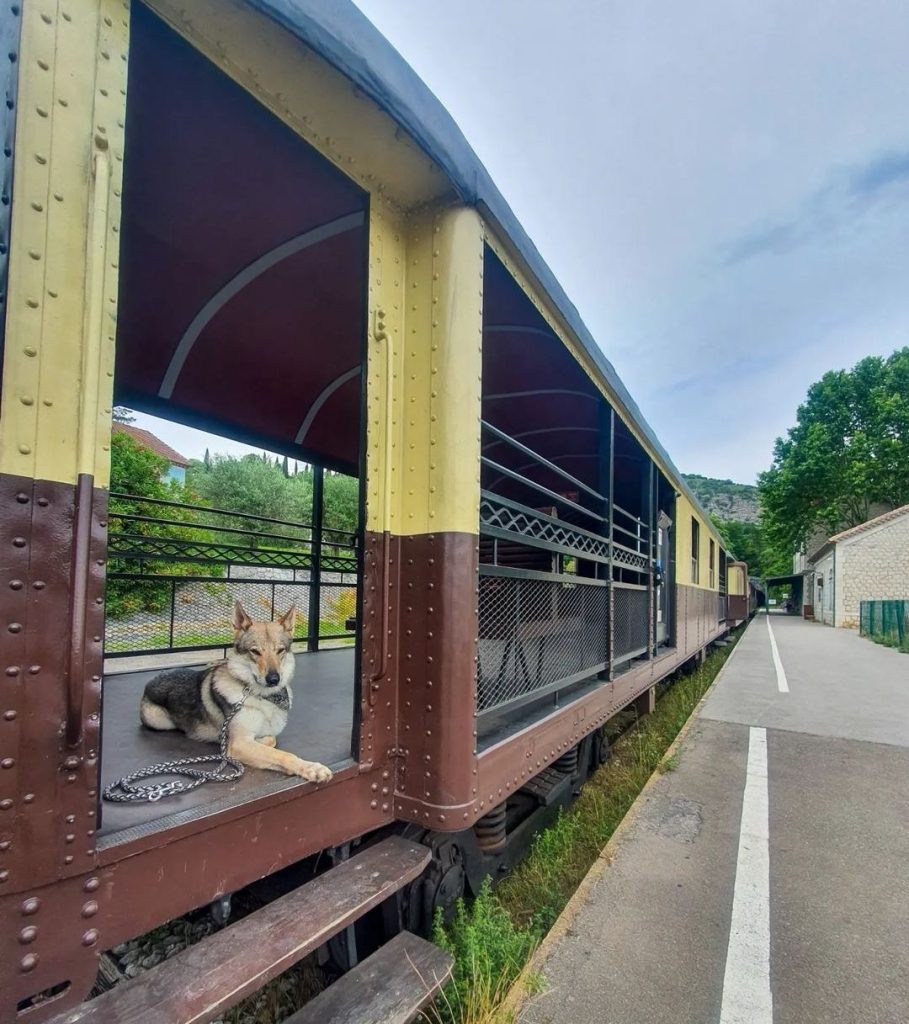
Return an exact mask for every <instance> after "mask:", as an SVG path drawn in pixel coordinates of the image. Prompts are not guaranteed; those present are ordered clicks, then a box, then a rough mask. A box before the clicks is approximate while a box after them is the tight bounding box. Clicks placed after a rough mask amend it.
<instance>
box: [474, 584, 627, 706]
mask: <svg viewBox="0 0 909 1024" xmlns="http://www.w3.org/2000/svg"><path fill="white" fill-rule="evenodd" d="M607 593H608V592H607V589H606V587H604V586H597V585H593V584H590V583H584V582H583V581H581V582H578V583H566V582H562V581H554V580H545V579H526V578H519V577H515V576H503V575H481V576H480V607H479V617H480V639H479V665H478V672H477V694H478V696H477V706H478V710H479V711H481V712H482V711H488V710H490V709H492V708H496V707H500V706H501V705H503V704H507V703H511V702H513V701H515V700H516V699H518V698H521V697H525V696H527V695H534V694H538V693H541V692H543V691H547V690H552V689H555V688H558V685H559V684H560V683H561V684H564V685H567V684H568V683H569V682H573V681H575V680H577V679H583V678H585V677H586V676H588V675H594V674H595V673H596V672H598V671H600V670H601V669H602V668H604V667H605V665H606V657H607V650H606V646H607Z"/></svg>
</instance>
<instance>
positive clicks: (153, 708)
mask: <svg viewBox="0 0 909 1024" xmlns="http://www.w3.org/2000/svg"><path fill="white" fill-rule="evenodd" d="M139 718H140V719H141V720H142V724H143V725H144V726H145V727H146V729H155V730H156V731H157V732H166V731H168V730H171V729H176V728H177V726H176V725H175V724H174V720H173V719H172V718H171V717H170V712H169V711H167V709H166V708H162V707H161V705H160V704H156V703H155V702H154V701H153V700H149V699H148V697H147V696H145V695H144V694H143V696H142V701H141V702H140V704H139Z"/></svg>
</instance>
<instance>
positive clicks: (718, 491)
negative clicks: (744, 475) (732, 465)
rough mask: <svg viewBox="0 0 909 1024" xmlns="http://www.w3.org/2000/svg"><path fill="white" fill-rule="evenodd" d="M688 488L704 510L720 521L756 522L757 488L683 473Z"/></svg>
mask: <svg viewBox="0 0 909 1024" xmlns="http://www.w3.org/2000/svg"><path fill="white" fill-rule="evenodd" d="M682 476H683V477H684V478H685V481H686V483H687V484H688V486H689V487H690V488H691V489H692V490H693V491H694V493H695V495H696V496H697V499H698V501H700V503H701V504H702V505H703V506H704V508H705V509H706V510H707V511H708V512H710V513H712V514H713V515H715V516H719V518H720V519H734V520H736V521H737V522H740V523H756V522H757V520H758V494H757V487H754V486H753V485H752V484H736V483H733V482H732V481H731V480H714V479H713V477H709V476H699V475H698V474H697V473H683V474H682Z"/></svg>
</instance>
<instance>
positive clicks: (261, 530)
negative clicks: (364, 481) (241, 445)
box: [104, 493, 358, 658]
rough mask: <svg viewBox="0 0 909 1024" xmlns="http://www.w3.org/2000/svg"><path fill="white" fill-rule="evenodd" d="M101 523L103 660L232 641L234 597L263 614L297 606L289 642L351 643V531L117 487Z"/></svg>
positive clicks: (354, 580) (353, 547) (353, 541)
mask: <svg viewBox="0 0 909 1024" xmlns="http://www.w3.org/2000/svg"><path fill="white" fill-rule="evenodd" d="M108 521H109V542H108V574H107V587H106V594H105V604H106V622H105V634H104V636H105V655H106V656H107V657H112V658H117V657H128V656H134V655H148V654H161V653H169V652H175V651H202V650H215V649H219V648H224V647H225V646H229V645H230V644H231V643H232V642H233V634H232V629H231V626H230V619H231V609H232V607H233V604H234V601H236V600H239V601H241V602H242V604H243V606H244V608H245V609H246V610H247V612H248V613H249V614H250V615H251V616H252V617H253V618H262V619H272V618H274V617H275V615H276V614H280V613H283V612H284V611H286V610H287V608H288V607H289V606H290V605H291V604H295V605H296V608H297V619H296V628H295V632H294V640H295V642H296V643H299V644H303V643H305V644H307V646H309V647H310V648H314V647H315V646H318V645H319V643H320V642H321V641H326V642H328V641H331V642H334V643H337V644H349V643H351V642H353V639H354V636H355V617H356V610H357V586H358V572H357V551H356V537H355V535H354V534H351V533H347V532H344V531H340V530H333V529H324V528H323V529H322V530H321V531H319V530H316V529H314V528H313V527H312V526H310V525H309V524H305V523H295V522H291V521H287V520H279V519H272V518H268V517H265V516H255V515H250V514H247V513H239V512H230V511H226V510H224V509H216V508H209V507H205V506H198V505H188V504H183V503H180V502H174V501H165V500H162V499H153V498H142V497H135V496H132V495H125V494H116V493H115V494H111V500H110V508H109V514H108ZM320 538H321V540H320Z"/></svg>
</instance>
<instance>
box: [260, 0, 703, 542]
mask: <svg viewBox="0 0 909 1024" xmlns="http://www.w3.org/2000/svg"><path fill="white" fill-rule="evenodd" d="M248 2H249V4H250V6H251V7H253V8H255V9H257V10H259V11H261V12H262V13H263V14H265V15H266V16H267V17H269V18H270V19H271V20H273V21H274V22H276V23H277V24H279V25H281V26H282V27H283V28H285V29H286V30H287V31H288V32H290V33H291V34H292V35H294V36H295V37H296V38H297V39H299V40H300V41H301V42H303V43H304V44H305V45H306V46H308V47H310V48H311V49H312V50H314V51H315V52H316V53H318V54H319V55H320V56H321V57H322V58H324V59H325V60H326V61H327V62H328V63H329V64H331V65H333V66H334V67H335V68H337V70H338V71H340V72H341V73H342V74H343V75H345V76H346V77H347V78H348V79H350V81H352V82H353V83H354V84H355V85H356V86H357V87H358V88H359V89H361V90H362V91H363V93H364V94H365V95H366V96H368V97H369V98H370V99H371V100H373V102H375V103H376V104H377V105H378V106H379V107H380V108H381V109H382V110H384V111H385V112H386V113H387V114H388V115H389V116H390V117H391V118H393V119H394V120H395V121H396V122H397V123H398V124H399V125H400V126H401V127H402V128H403V129H404V130H405V131H406V132H407V133H408V134H409V135H410V136H411V137H412V138H413V140H414V141H415V142H416V143H417V145H418V146H419V147H420V148H421V149H422V150H423V151H424V152H425V153H426V155H427V156H429V157H430V159H431V160H432V161H433V162H434V163H435V164H437V165H438V166H439V167H440V168H441V169H442V170H443V171H444V173H445V174H446V176H447V177H448V179H449V181H450V182H451V185H452V187H453V188H454V190H455V192H456V193H457V195H458V197H459V198H460V199H461V200H462V201H463V202H465V203H467V204H469V205H472V206H475V207H477V208H478V209H479V210H480V212H481V213H482V214H483V215H484V216H485V217H486V218H488V219H489V220H491V221H492V222H493V223H494V224H495V225H496V226H497V227H498V229H499V230H500V231H501V232H502V233H503V235H504V236H505V237H506V238H507V239H508V240H509V242H510V243H511V245H513V246H514V248H515V249H516V251H517V253H518V254H519V255H520V258H521V259H522V260H523V262H524V263H525V264H526V266H527V269H528V270H529V272H530V273H531V274H532V276H533V277H534V278H536V281H537V282H538V283H539V285H540V287H541V288H542V289H543V291H544V292H545V293H546V294H547V295H548V297H549V300H550V302H551V303H552V304H553V306H554V307H555V308H556V310H557V311H558V313H559V315H560V316H561V318H562V319H563V320H564V321H565V323H566V324H567V325H568V327H569V328H570V329H571V331H572V332H573V333H574V335H575V336H576V338H577V340H578V341H579V342H580V343H581V345H582V346H583V348H584V350H585V352H586V353H587V355H588V356H589V358H590V359H591V361H592V362H593V364H594V365H595V366H596V367H597V369H598V370H599V372H600V373H601V374H602V376H603V379H604V381H605V383H606V384H607V386H608V387H609V389H610V390H611V391H612V392H613V394H614V395H615V396H616V398H617V399H618V401H619V402H620V404H621V405H622V406H623V407H624V409H625V411H626V414H627V415H628V416H629V417H630V419H631V420H632V421H633V423H634V425H635V427H636V429H637V430H638V431H639V432H640V433H641V434H642V435H643V436H644V437H645V438H646V440H647V443H648V444H649V446H650V447H651V449H652V453H653V454H654V455H656V456H657V458H658V459H659V460H660V461H661V462H662V463H663V465H664V467H665V468H666V469H667V470H668V471H669V472H670V473H671V475H672V478H673V483H674V485H675V486H676V488H677V489H679V490H682V491H684V492H685V494H686V495H687V497H688V498H689V500H690V501H691V502H692V503H693V504H694V506H695V507H696V508H698V509H699V510H700V511H701V513H702V515H703V516H704V519H705V520H706V522H707V523H708V524H709V523H710V518H709V516H708V514H707V513H706V511H704V509H703V508H702V506H701V504H700V502H699V501H698V499H697V497H696V496H695V494H694V493H693V491H692V490H691V488H690V487H688V485H687V484H686V482H685V481H684V480H683V479H682V475H681V473H680V472H679V470H678V468H677V467H676V466H675V464H674V463H673V462H672V459H671V458H670V457H669V454H668V453H667V452H666V450H665V449H664V448H663V446H662V444H661V443H660V441H659V440H658V438H657V436H656V434H655V433H654V431H653V429H652V428H651V427H650V425H649V424H648V423H647V421H646V419H645V418H644V416H643V414H642V413H641V410H640V409H639V408H638V406H637V403H636V402H635V401H634V399H633V398H632V397H631V395H630V393H629V392H628V390H627V388H626V387H625V385H624V384H623V383H622V380H621V378H620V377H619V375H618V373H616V370H615V368H614V367H613V365H612V363H610V362H609V360H608V359H607V358H606V356H605V355H604V354H603V351H602V349H601V348H600V347H599V345H598V344H597V343H596V341H595V339H594V337H593V335H592V334H591V333H590V331H589V330H588V329H587V327H586V325H585V324H584V322H583V320H582V319H581V317H580V314H579V313H578V311H577V309H576V308H575V306H574V304H573V303H572V302H571V300H570V299H569V298H568V296H567V294H566V293H565V290H564V289H563V288H562V286H561V285H560V284H559V282H558V280H557V279H556V277H555V275H554V274H553V272H552V271H551V270H550V268H549V267H548V265H547V264H546V261H545V260H544V259H543V257H542V256H541V255H540V253H539V251H538V250H537V248H536V246H535V245H534V243H533V242H532V241H531V239H530V236H529V235H528V234H527V232H526V231H525V230H524V228H523V227H522V226H521V224H520V222H519V221H518V219H517V217H516V216H515V214H514V213H513V211H512V209H511V207H510V206H509V205H508V203H507V202H506V200H505V198H504V196H503V195H502V193H501V192H500V191H499V189H498V188H497V187H496V185H495V183H494V182H493V180H492V178H491V177H490V175H489V172H488V171H487V170H486V168H485V167H484V166H483V164H482V162H481V161H480V159H479V157H478V156H477V155H476V153H475V152H474V151H473V149H472V148H471V146H470V144H469V143H468V142H467V139H466V138H465V137H464V134H463V133H462V131H461V130H460V128H458V126H457V124H456V123H455V120H454V118H452V116H451V115H450V114H449V113H448V111H447V110H446V109H445V107H444V106H443V105H442V104H441V103H440V102H439V100H438V99H437V98H436V96H435V95H434V94H433V93H432V92H431V91H430V89H429V88H428V87H427V86H426V85H425V84H424V82H423V81H422V79H420V77H419V76H418V75H417V74H416V72H415V71H414V70H413V69H412V68H411V67H410V65H409V64H408V63H407V62H406V61H405V60H404V58H403V57H401V55H400V54H399V53H398V51H397V50H396V49H395V48H394V47H393V46H392V45H391V43H389V42H388V40H387V39H386V38H385V37H384V36H383V35H382V34H381V33H380V32H379V31H378V29H376V28H375V26H374V25H373V24H372V23H371V22H370V21H369V20H368V19H367V18H366V17H365V15H364V14H363V13H362V12H361V11H360V10H359V9H358V8H357V7H356V6H355V5H354V4H353V3H352V2H351V0H307V2H306V3H305V4H303V3H301V2H299V0H248Z"/></svg>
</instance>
